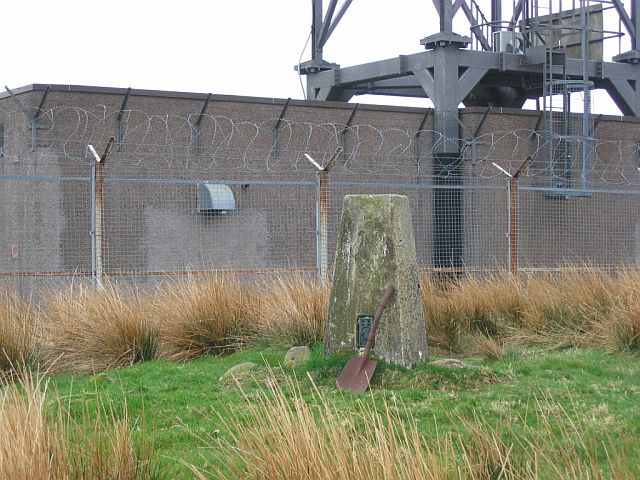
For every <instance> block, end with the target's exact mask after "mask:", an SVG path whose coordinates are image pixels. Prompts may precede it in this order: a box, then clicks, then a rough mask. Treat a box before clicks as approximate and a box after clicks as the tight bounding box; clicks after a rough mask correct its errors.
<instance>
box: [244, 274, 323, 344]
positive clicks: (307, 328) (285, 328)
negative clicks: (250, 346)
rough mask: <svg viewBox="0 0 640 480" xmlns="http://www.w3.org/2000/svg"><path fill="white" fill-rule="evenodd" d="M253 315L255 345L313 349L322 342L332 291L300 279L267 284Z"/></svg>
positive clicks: (316, 283)
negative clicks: (263, 343)
mask: <svg viewBox="0 0 640 480" xmlns="http://www.w3.org/2000/svg"><path fill="white" fill-rule="evenodd" d="M258 292H259V293H258V297H259V299H258V301H257V302H256V303H255V304H254V308H253V309H252V312H251V323H252V325H253V329H254V330H253V336H254V342H255V341H257V342H269V343H276V344H279V345H285V346H292V345H309V346H311V345H313V344H315V343H316V342H318V341H319V340H321V339H322V336H323V333H324V324H325V318H326V315H327V306H328V301H329V288H328V287H327V285H324V284H318V282H317V281H316V280H315V279H312V278H309V277H306V276H302V275H298V276H292V277H276V278H274V279H271V280H268V281H267V282H266V283H264V284H263V285H262V286H260V287H259V290H258Z"/></svg>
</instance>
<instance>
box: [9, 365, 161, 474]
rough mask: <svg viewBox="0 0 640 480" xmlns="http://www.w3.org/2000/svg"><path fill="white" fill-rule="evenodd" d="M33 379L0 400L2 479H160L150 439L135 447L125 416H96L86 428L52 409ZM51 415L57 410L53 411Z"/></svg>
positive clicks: (12, 388)
mask: <svg viewBox="0 0 640 480" xmlns="http://www.w3.org/2000/svg"><path fill="white" fill-rule="evenodd" d="M45 397H46V388H44V387H43V386H42V385H41V384H38V382H37V381H35V380H33V379H30V378H29V379H27V381H26V383H25V384H24V385H22V386H21V387H17V386H14V387H9V388H7V389H6V390H4V391H3V392H2V394H1V397H0V478H6V479H12V480H68V479H85V480H104V479H118V480H151V479H154V478H159V477H158V475H157V471H156V468H155V462H154V460H153V459H152V450H153V447H152V446H151V443H150V442H149V441H148V440H146V439H145V440H143V441H140V442H135V441H134V440H133V437H132V434H131V428H130V427H129V422H128V419H127V418H126V416H125V417H124V418H123V419H116V418H115V417H114V416H105V414H102V415H100V414H99V415H98V416H97V417H95V418H94V419H92V420H91V424H90V425H89V426H88V428H86V427H87V426H86V425H85V426H84V427H80V424H79V423H77V422H76V421H75V420H74V419H72V418H71V417H70V416H69V414H68V413H67V412H66V411H65V409H64V406H62V405H58V406H57V408H56V409H54V408H52V405H51V404H48V403H47V401H46V400H45ZM54 410H55V411H54Z"/></svg>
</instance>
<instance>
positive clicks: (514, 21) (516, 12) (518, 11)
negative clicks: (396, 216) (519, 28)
mask: <svg viewBox="0 0 640 480" xmlns="http://www.w3.org/2000/svg"><path fill="white" fill-rule="evenodd" d="M523 8H524V0H518V3H516V6H515V7H514V9H513V14H512V15H511V22H509V30H515V28H516V25H517V24H518V19H519V18H520V15H522V10H523Z"/></svg>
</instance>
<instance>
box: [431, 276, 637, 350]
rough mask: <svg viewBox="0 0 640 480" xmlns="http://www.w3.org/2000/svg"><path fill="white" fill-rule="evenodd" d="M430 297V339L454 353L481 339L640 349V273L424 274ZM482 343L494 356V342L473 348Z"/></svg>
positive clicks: (566, 345) (561, 345) (485, 340)
mask: <svg viewBox="0 0 640 480" xmlns="http://www.w3.org/2000/svg"><path fill="white" fill-rule="evenodd" d="M422 292H423V299H424V309H425V317H426V320H427V331H428V334H429V337H430V341H431V343H432V344H435V345H439V346H441V347H443V348H446V349H448V350H451V351H462V350H464V349H465V347H466V346H467V345H465V337H466V336H474V335H475V336H477V334H481V335H483V336H485V337H490V338H494V339H501V341H500V343H502V344H505V345H506V344H509V343H510V344H553V345H556V346H559V347H569V346H597V347H600V346H607V347H609V348H612V349H616V350H625V351H635V350H637V338H638V337H637V333H638V331H639V327H638V322H639V321H640V320H638V316H640V313H638V311H639V310H640V305H639V304H638V301H637V300H635V299H636V298H638V296H639V295H640V273H639V272H635V271H627V272H604V271H601V270H596V269H581V270H575V269H566V270H562V271H560V272H549V273H536V274H531V275H530V276H528V277H526V276H521V277H515V276H513V275H510V274H507V273H505V274H500V275H495V276H492V277H489V278H482V279H479V278H470V277H465V278H461V279H457V280H453V281H448V282H445V283H436V282H434V281H433V280H431V279H430V278H428V277H424V278H423V282H422ZM634 312H635V313H634ZM634 319H635V320H634ZM479 342H484V350H485V352H486V353H489V352H488V351H487V348H491V347H492V345H491V342H490V341H489V340H487V339H480V340H478V339H476V340H474V341H472V345H471V347H472V350H473V349H474V347H478V344H479ZM474 344H475V345H474ZM495 346H496V345H493V347H495ZM503 346H504V345H503ZM492 355H493V356H495V354H491V353H489V356H492Z"/></svg>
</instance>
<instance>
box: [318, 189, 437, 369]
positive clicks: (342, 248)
mask: <svg viewBox="0 0 640 480" xmlns="http://www.w3.org/2000/svg"><path fill="white" fill-rule="evenodd" d="M418 282H419V278H418V267H417V262H416V248H415V241H414V238H413V226H412V223H411V211H410V208H409V200H408V199H407V197H405V196H403V195H347V196H346V197H345V199H344V205H343V209H342V220H341V222H340V230H339V232H338V243H337V246H336V257H335V262H334V273H333V284H332V288H331V296H330V299H329V312H328V318H327V324H326V329H325V351H326V352H327V353H328V354H330V353H333V352H336V351H339V350H343V349H349V350H355V349H357V348H358V318H359V317H362V316H370V317H371V318H373V315H374V314H375V311H376V309H377V307H378V304H379V302H380V298H381V297H382V294H383V292H384V289H385V286H386V285H387V284H388V283H393V284H394V285H395V287H396V295H395V297H394V299H393V300H392V301H391V302H390V303H389V305H388V306H387V308H386V310H385V312H384V314H383V315H382V317H381V319H380V324H379V326H378V331H377V333H376V342H375V348H374V350H373V353H374V355H377V356H378V357H381V358H384V359H385V360H386V361H388V362H391V363H395V364H398V365H403V366H405V367H412V366H413V365H415V364H417V363H420V362H422V361H424V360H425V359H426V357H427V335H426V328H425V321H424V313H423V307H422V297H421V294H420V287H419V283H418ZM365 340H366V339H365Z"/></svg>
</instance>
